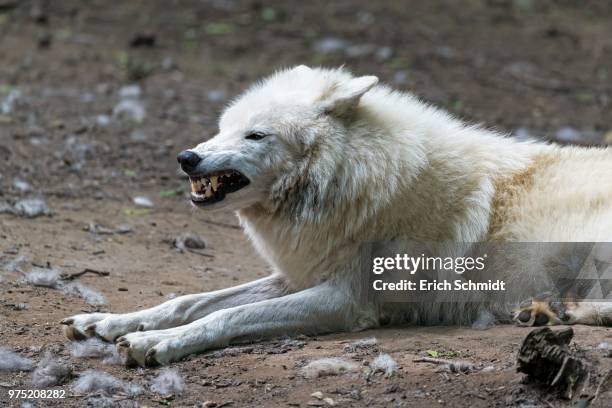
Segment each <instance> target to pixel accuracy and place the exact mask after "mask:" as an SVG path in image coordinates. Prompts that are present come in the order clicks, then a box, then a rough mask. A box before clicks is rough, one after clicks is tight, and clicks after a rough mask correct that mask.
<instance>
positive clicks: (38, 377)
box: [32, 356, 72, 388]
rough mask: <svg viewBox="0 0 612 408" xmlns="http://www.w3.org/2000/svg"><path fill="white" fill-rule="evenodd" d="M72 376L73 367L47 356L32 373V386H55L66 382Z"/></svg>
mask: <svg viewBox="0 0 612 408" xmlns="http://www.w3.org/2000/svg"><path fill="white" fill-rule="evenodd" d="M71 376H72V367H71V366H69V365H67V364H64V363H63V362H61V361H60V360H56V359H54V358H52V357H51V356H45V357H44V358H43V359H42V360H41V361H40V363H38V365H37V366H36V370H34V372H33V373H32V386H33V387H34V388H46V387H54V386H56V385H61V384H64V383H65V382H66V381H68V379H69V378H70V377H71Z"/></svg>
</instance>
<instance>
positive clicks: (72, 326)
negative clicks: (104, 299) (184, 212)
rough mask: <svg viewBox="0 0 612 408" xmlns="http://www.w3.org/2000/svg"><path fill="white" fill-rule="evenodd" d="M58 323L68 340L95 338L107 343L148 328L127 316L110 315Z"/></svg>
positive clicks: (101, 314)
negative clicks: (62, 326) (61, 325)
mask: <svg viewBox="0 0 612 408" xmlns="http://www.w3.org/2000/svg"><path fill="white" fill-rule="evenodd" d="M60 323H61V324H63V325H64V334H65V335H66V337H68V339H70V340H85V339H86V338H88V337H97V338H100V339H102V340H105V341H108V342H113V341H115V339H116V338H117V337H119V336H123V335H124V334H127V333H131V332H136V331H143V330H147V329H148V328H149V327H148V326H150V325H148V324H146V323H143V322H140V321H139V320H138V319H134V318H132V317H130V316H128V315H121V314H112V313H90V314H80V315H76V316H72V317H69V318H67V319H64V320H62V321H61V322H60Z"/></svg>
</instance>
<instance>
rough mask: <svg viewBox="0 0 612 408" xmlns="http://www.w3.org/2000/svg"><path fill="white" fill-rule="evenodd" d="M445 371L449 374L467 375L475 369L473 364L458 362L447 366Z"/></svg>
mask: <svg viewBox="0 0 612 408" xmlns="http://www.w3.org/2000/svg"><path fill="white" fill-rule="evenodd" d="M446 369H447V370H448V371H450V372H451V373H469V372H471V371H474V369H475V367H474V364H472V363H470V362H469V361H462V360H459V361H453V362H452V363H449V364H447V365H446Z"/></svg>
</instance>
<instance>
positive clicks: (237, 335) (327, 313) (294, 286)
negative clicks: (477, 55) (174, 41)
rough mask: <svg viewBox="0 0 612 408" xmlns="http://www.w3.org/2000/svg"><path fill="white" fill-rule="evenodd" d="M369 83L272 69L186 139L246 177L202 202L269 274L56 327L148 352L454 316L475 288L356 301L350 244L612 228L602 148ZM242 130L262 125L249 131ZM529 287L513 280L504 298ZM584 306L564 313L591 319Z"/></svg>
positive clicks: (169, 355)
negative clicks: (228, 219) (478, 117)
mask: <svg viewBox="0 0 612 408" xmlns="http://www.w3.org/2000/svg"><path fill="white" fill-rule="evenodd" d="M376 83H377V79H376V78H375V77H358V78H356V77H354V76H352V75H351V74H349V73H348V72H346V71H344V70H341V69H334V70H328V69H310V68H307V67H304V66H300V67H296V68H293V69H288V70H283V71H280V72H277V73H276V74H274V75H272V76H271V77H269V78H267V79H265V80H264V81H262V82H260V83H258V84H256V85H255V86H253V87H252V88H251V89H249V90H248V91H247V92H246V93H245V94H243V95H242V96H240V97H239V98H238V99H236V101H234V102H233V103H232V104H231V105H230V106H229V107H228V108H227V110H226V111H225V113H224V114H223V116H222V118H221V121H220V124H219V134H218V135H216V136H215V137H214V138H213V139H211V140H209V141H207V142H204V143H202V144H200V145H198V146H196V147H195V148H194V149H193V151H194V152H196V153H198V154H199V155H200V156H201V157H202V162H201V163H200V165H199V166H198V169H197V171H196V172H198V173H206V172H213V171H218V170H223V169H235V170H238V171H240V172H241V173H242V174H244V175H245V176H247V177H248V178H249V179H250V180H251V184H250V185H249V186H248V187H246V188H244V189H242V190H239V191H238V192H235V193H231V194H228V196H227V197H226V198H225V200H223V201H221V202H219V203H216V204H213V205H211V206H210V207H208V208H205V210H208V211H214V210H216V209H219V208H225V209H227V208H230V209H234V210H237V214H238V217H239V218H240V221H241V223H242V225H243V227H244V230H245V232H246V234H247V235H248V236H249V238H250V239H251V241H252V242H253V244H254V245H255V247H256V248H257V250H258V251H259V253H260V254H261V255H262V256H263V257H264V258H265V259H266V260H267V261H268V262H269V264H270V265H272V266H273V268H274V271H275V272H274V275H273V276H271V277H269V278H264V279H261V280H259V281H255V282H252V283H248V284H245V285H241V286H238V287H236V288H230V289H226V290H221V291H217V292H211V293H204V294H199V295H189V296H183V297H179V298H176V299H173V300H171V301H168V302H166V303H164V304H162V305H160V306H157V307H154V308H151V309H147V310H143V311H139V312H134V313H129V314H124V315H115V314H100V315H77V316H74V317H72V318H69V319H66V320H65V321H64V323H65V324H67V329H66V333H67V335H68V336H69V337H71V338H82V337H85V336H88V335H98V336H101V337H103V338H106V339H107V340H109V341H112V340H115V339H117V337H119V336H121V337H119V339H118V340H119V343H118V347H119V349H120V351H122V352H124V353H125V355H126V356H127V358H128V360H129V361H131V362H133V363H134V362H135V363H138V364H140V365H145V364H156V363H161V364H166V363H168V362H170V361H174V360H177V359H179V358H181V357H183V356H185V355H187V354H190V353H194V352H201V351H204V350H207V349H210V348H213V347H221V346H224V345H227V344H228V343H230V342H233V341H239V340H243V339H249V340H253V339H257V338H260V337H266V336H274V335H281V334H291V333H297V332H304V333H317V332H318V333H321V332H330V331H340V330H357V329H363V328H366V327H375V326H377V325H378V324H379V323H380V321H381V318H382V317H386V316H391V317H392V318H397V317H398V316H399V318H401V319H402V320H409V321H413V322H423V323H427V324H431V323H434V322H445V323H464V322H465V321H466V319H469V318H472V317H473V315H474V313H475V312H477V309H478V306H476V307H475V306H474V305H473V304H470V303H469V301H470V300H471V299H464V301H465V304H464V305H462V304H461V303H458V304H455V305H452V306H448V305H447V306H444V305H434V304H427V305H424V304H421V305H419V304H415V305H408V306H406V305H403V306H401V308H400V307H398V306H397V305H396V307H395V309H389V310H387V309H385V306H383V305H380V304H378V303H377V302H376V300H374V301H372V302H368V303H364V302H363V301H362V300H361V299H360V298H359V296H358V295H357V294H358V293H359V292H360V291H361V290H363V285H364V282H362V281H363V278H362V276H361V275H360V274H359V271H360V268H361V265H360V258H359V256H358V254H359V248H360V246H361V245H362V244H363V243H366V242H375V241H387V240H392V239H394V240H400V241H401V240H417V241H428V242H476V241H487V240H492V239H494V240H505V241H610V240H611V238H612V206H610V205H609V204H608V203H610V199H611V198H612V187H611V184H610V183H609V182H608V181H609V180H612V154H611V153H610V152H609V151H608V150H606V149H584V148H577V147H564V148H559V147H555V146H550V145H544V144H539V143H531V142H519V141H517V140H514V139H511V138H508V137H505V136H504V135H500V134H499V133H496V132H494V131H490V130H486V129H483V128H481V127H476V126H468V125H465V124H464V123H462V122H460V121H459V120H456V119H454V118H453V117H451V116H450V115H448V114H447V113H445V112H443V111H441V110H438V109H436V108H434V107H432V106H430V105H427V104H425V103H423V102H421V101H419V100H418V99H416V98H415V97H414V96H412V95H410V94H406V93H400V92H396V91H393V90H392V89H390V88H388V87H386V86H382V85H377V84H376ZM252 131H258V132H261V133H265V134H267V135H268V136H267V137H265V138H264V139H262V140H258V141H252V140H247V139H245V136H246V135H247V134H248V133H249V132H252ZM604 180H606V181H604ZM501 269H503V268H501ZM536 269H537V268H536ZM537 275H538V272H537V270H536V271H532V272H529V274H527V275H520V273H519V272H516V271H503V270H500V271H499V276H495V277H491V279H498V278H499V279H508V280H514V281H522V280H524V281H525V285H527V284H532V283H534V282H539V281H541V280H542V279H540V278H539V277H537ZM539 283H540V284H545V282H544V283H542V282H539ZM519 288H520V285H519ZM525 297H526V296H525V293H523V292H522V291H521V290H515V291H513V292H512V293H508V294H506V299H505V300H506V301H507V303H508V304H515V303H516V302H518V301H520V300H522V299H523V298H525ZM398 308H399V310H398ZM602 308H603V309H602ZM502 309H503V308H502ZM610 309H612V308H610V307H608V306H606V305H605V304H604V305H603V306H601V305H600V306H599V309H597V310H598V311H599V312H598V313H601V312H602V310H603V311H604V313H608V314H609V313H612V311H611V310H610ZM592 310H593V309H588V310H586V312H585V311H584V310H582V311H581V313H583V314H585V315H588V316H590V317H589V318H586V317H580V316H582V315H581V314H580V313H577V314H576V316H578V317H575V318H574V319H573V320H571V322H581V321H584V322H585V323H593V322H594V320H593V319H592V314H593V313H590V312H591V311H592ZM498 312H507V310H498ZM589 319H591V320H593V321H589ZM551 323H553V322H551Z"/></svg>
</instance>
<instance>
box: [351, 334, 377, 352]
mask: <svg viewBox="0 0 612 408" xmlns="http://www.w3.org/2000/svg"><path fill="white" fill-rule="evenodd" d="M377 344H378V340H376V337H374V336H371V337H366V338H365V339H361V340H357V341H354V342H352V343H350V344H347V345H346V346H344V351H345V352H346V353H356V352H357V351H360V350H366V349H369V348H372V347H374V346H376V345H377Z"/></svg>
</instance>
